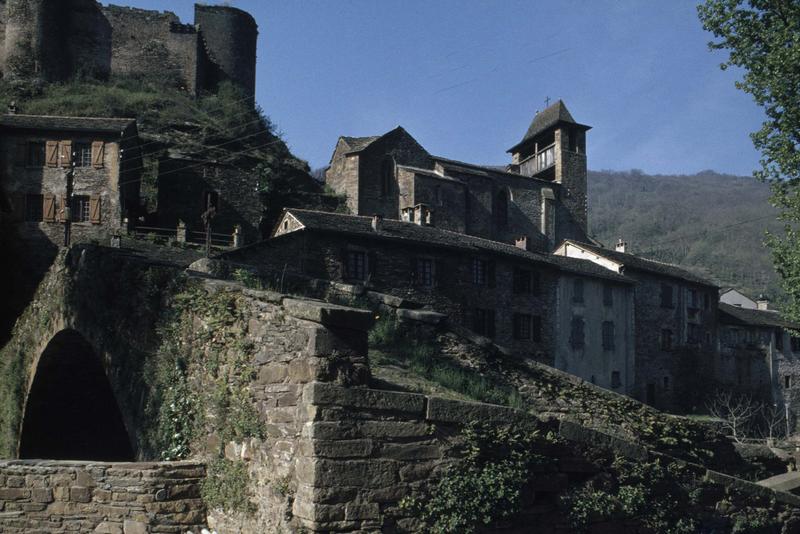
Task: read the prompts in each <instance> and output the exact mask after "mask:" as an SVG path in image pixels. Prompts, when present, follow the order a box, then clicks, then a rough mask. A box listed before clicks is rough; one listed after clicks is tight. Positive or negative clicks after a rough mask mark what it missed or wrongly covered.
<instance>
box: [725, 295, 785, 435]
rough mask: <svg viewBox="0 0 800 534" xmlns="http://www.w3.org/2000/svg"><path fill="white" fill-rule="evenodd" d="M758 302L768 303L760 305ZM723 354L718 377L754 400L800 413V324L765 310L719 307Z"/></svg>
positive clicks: (726, 305) (764, 307) (731, 387)
mask: <svg viewBox="0 0 800 534" xmlns="http://www.w3.org/2000/svg"><path fill="white" fill-rule="evenodd" d="M759 302H765V301H763V300H760V301H759ZM719 323H720V326H719V329H720V351H719V355H718V362H717V364H716V365H715V368H714V378H715V379H716V380H717V381H718V382H719V383H720V385H722V386H724V387H727V388H730V389H734V390H738V391H740V392H742V393H745V394H748V395H750V396H752V397H754V398H755V399H758V400H761V401H764V402H768V403H773V404H775V405H777V406H778V407H781V408H786V407H788V409H789V410H788V413H789V418H790V421H791V425H792V427H793V428H795V427H796V424H797V416H798V413H800V412H799V411H798V410H800V325H798V324H796V323H792V322H790V321H787V320H786V319H784V318H783V317H781V315H780V314H779V313H778V312H777V311H775V310H769V309H768V308H767V307H766V306H765V305H763V304H762V308H761V309H758V308H757V309H753V308H750V307H744V306H741V307H740V306H735V305H730V304H726V303H723V302H720V304H719Z"/></svg>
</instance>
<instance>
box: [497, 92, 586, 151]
mask: <svg viewBox="0 0 800 534" xmlns="http://www.w3.org/2000/svg"><path fill="white" fill-rule="evenodd" d="M561 122H566V123H569V124H574V125H576V126H580V127H581V128H583V129H585V130H588V129H589V128H591V126H586V125H585V124H579V123H578V122H576V121H575V119H573V118H572V114H570V112H569V110H568V109H567V106H566V105H565V104H564V102H563V101H562V100H560V99H559V100H558V101H556V103H555V104H553V105H551V106H549V107H547V108H545V109H544V111H540V112H538V113H536V115H535V116H534V117H533V120H532V121H531V125H530V126H528V131H527V132H525V135H524V136H523V137H522V140H521V141H520V142H519V143H517V144H516V145H514V146H513V147H511V148H509V149H508V152H511V151H513V150H514V149H515V148H517V147H518V146H520V145H521V144H523V143H525V142H526V141H528V140H529V139H531V138H533V137H536V136H537V135H539V134H540V133H542V132H544V131H545V130H547V129H548V128H550V127H551V126H555V125H556V124H558V123H561Z"/></svg>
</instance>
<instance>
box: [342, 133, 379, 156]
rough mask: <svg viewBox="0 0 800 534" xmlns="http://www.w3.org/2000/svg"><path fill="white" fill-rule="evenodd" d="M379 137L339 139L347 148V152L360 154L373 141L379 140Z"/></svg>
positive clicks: (344, 137) (343, 137)
mask: <svg viewBox="0 0 800 534" xmlns="http://www.w3.org/2000/svg"><path fill="white" fill-rule="evenodd" d="M381 137H383V136H381V135H370V136H368V137H346V136H344V135H343V136H342V137H341V139H342V141H344V143H345V144H346V145H347V147H348V148H349V150H348V152H360V151H362V150H364V149H365V148H367V147H368V146H369V145H371V144H372V143H373V142H374V141H377V140H378V139H380V138H381Z"/></svg>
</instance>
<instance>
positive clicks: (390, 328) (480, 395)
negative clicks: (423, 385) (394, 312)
mask: <svg viewBox="0 0 800 534" xmlns="http://www.w3.org/2000/svg"><path fill="white" fill-rule="evenodd" d="M369 342H370V348H371V350H372V353H371V354H370V357H371V360H372V363H373V365H377V366H382V365H383V366H385V365H397V366H401V367H404V368H406V369H408V370H409V371H411V372H412V373H414V374H416V375H419V376H421V377H424V378H425V379H427V380H429V381H431V382H434V383H436V384H439V385H440V386H442V387H444V388H447V389H449V390H452V391H455V392H458V393H461V394H462V395H465V396H466V397H469V398H471V399H474V400H476V401H480V402H488V403H492V404H500V405H504V406H510V407H512V408H522V407H523V401H522V398H521V397H520V395H519V392H518V391H517V390H516V389H515V388H511V387H508V386H507V385H505V384H503V383H502V382H501V381H499V380H492V379H490V378H487V377H485V376H483V375H482V374H481V373H479V372H478V371H476V370H472V369H466V368H464V367H461V366H459V365H456V364H454V363H453V362H451V361H449V360H448V359H447V358H443V357H441V356H439V354H438V350H437V348H436V346H435V345H433V344H432V343H425V342H420V341H419V340H418V339H417V338H416V337H414V336H412V335H410V334H409V333H407V332H403V331H402V330H401V329H399V328H398V325H397V322H396V321H395V319H394V318H393V317H391V316H389V315H383V316H381V317H380V318H379V319H378V320H377V321H376V322H375V326H373V328H372V330H371V331H370V333H369Z"/></svg>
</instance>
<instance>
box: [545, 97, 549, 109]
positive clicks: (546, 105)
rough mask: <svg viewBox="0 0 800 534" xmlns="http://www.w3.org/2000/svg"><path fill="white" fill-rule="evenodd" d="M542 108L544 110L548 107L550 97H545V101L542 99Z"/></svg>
mask: <svg viewBox="0 0 800 534" xmlns="http://www.w3.org/2000/svg"><path fill="white" fill-rule="evenodd" d="M544 107H546V108H549V107H550V97H549V96H548V97H545V99H544Z"/></svg>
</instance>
